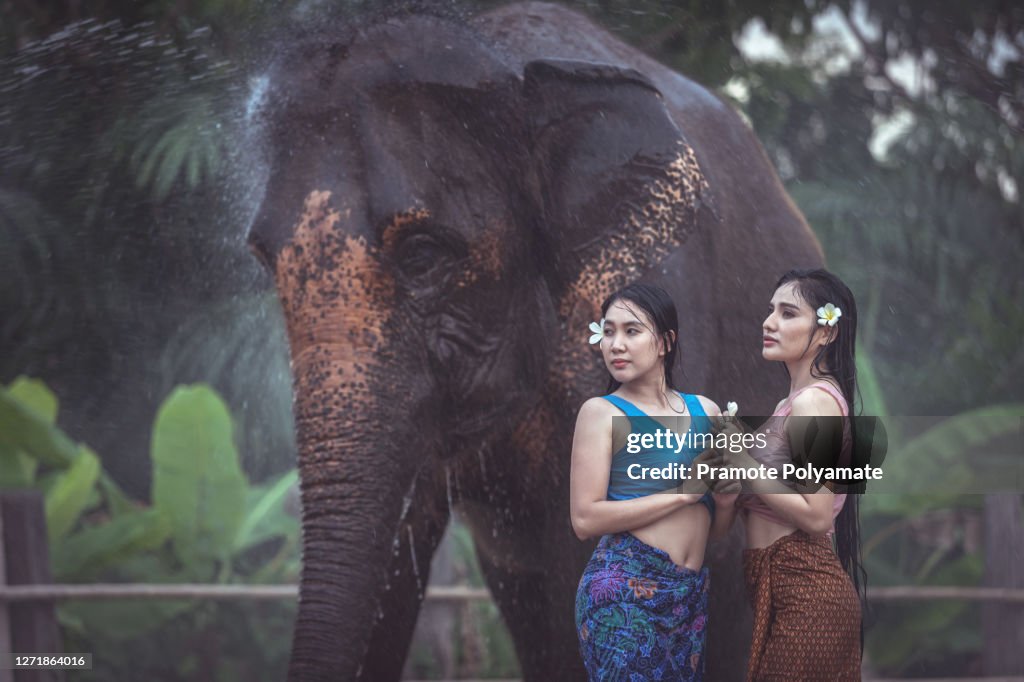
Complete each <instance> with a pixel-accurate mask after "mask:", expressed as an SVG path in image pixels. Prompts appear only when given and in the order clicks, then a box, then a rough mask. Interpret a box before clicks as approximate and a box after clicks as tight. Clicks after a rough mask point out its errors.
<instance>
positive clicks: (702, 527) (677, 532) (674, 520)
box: [630, 502, 711, 571]
mask: <svg viewBox="0 0 1024 682" xmlns="http://www.w3.org/2000/svg"><path fill="white" fill-rule="evenodd" d="M710 531H711V514H710V513H709V512H708V508H707V507H705V506H704V505H703V504H701V503H699V502H696V503H694V504H690V505H687V506H685V507H683V508H681V509H679V510H678V511H674V512H672V513H671V514H669V515H667V516H663V517H661V518H660V519H658V520H657V521H655V522H654V523H649V524H647V525H646V526H642V527H640V528H637V529H635V530H631V531H630V533H632V534H633V535H634V536H635V537H636V538H637V539H638V540H640V541H641V542H645V543H647V544H648V545H650V546H651V547H657V548H658V549H661V550H664V551H665V552H667V553H668V555H669V557H671V559H672V563H674V564H676V565H677V566H685V567H686V568H689V569H691V570H694V571H699V570H700V569H701V566H703V565H704V549H705V548H706V547H707V544H708V534H709V533H710Z"/></svg>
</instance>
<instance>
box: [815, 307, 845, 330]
mask: <svg viewBox="0 0 1024 682" xmlns="http://www.w3.org/2000/svg"><path fill="white" fill-rule="evenodd" d="M842 315H843V311H842V310H840V309H839V308H837V307H835V306H834V305H832V304H831V303H826V304H825V305H823V306H821V307H820V308H818V324H820V325H826V324H827V325H828V326H830V327H834V326H836V322H838V321H839V318H840V317H842Z"/></svg>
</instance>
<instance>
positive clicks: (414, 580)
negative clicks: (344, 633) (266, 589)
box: [358, 462, 450, 682]
mask: <svg viewBox="0 0 1024 682" xmlns="http://www.w3.org/2000/svg"><path fill="white" fill-rule="evenodd" d="M434 464H435V463H434V462H431V463H428V464H427V465H426V466H425V467H424V468H423V471H422V473H421V475H420V476H419V477H418V478H417V479H416V483H415V486H414V489H413V491H412V495H411V497H410V499H409V500H408V508H407V511H406V514H405V516H404V517H403V519H402V522H401V524H400V526H399V528H398V529H397V535H396V545H395V552H394V554H393V555H392V560H391V565H390V566H389V567H388V582H387V587H386V588H385V590H384V591H383V592H382V593H381V598H380V609H379V611H378V612H377V616H376V617H377V620H376V621H375V623H374V627H373V631H372V633H371V634H370V644H369V647H368V649H367V652H366V656H365V658H364V659H363V664H362V667H361V669H360V673H359V677H358V679H359V680H365V681H367V682H379V681H387V680H399V679H401V675H402V668H403V666H404V664H405V658H406V656H407V654H408V651H409V644H410V642H411V640H412V635H413V631H414V630H415V627H416V618H417V616H418V615H419V611H420V604H421V603H422V601H423V595H424V593H425V592H426V589H427V580H428V578H429V577H430V563H431V559H432V558H433V556H434V550H436V549H437V546H438V544H439V543H440V542H441V537H442V536H443V535H444V531H445V528H446V527H447V525H448V518H449V516H450V510H449V507H448V493H447V488H446V485H447V483H446V480H445V475H444V467H442V466H433V465H434Z"/></svg>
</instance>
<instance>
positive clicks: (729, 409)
mask: <svg viewBox="0 0 1024 682" xmlns="http://www.w3.org/2000/svg"><path fill="white" fill-rule="evenodd" d="M739 409H740V406H739V405H737V404H736V403H734V402H733V401H731V400H730V401H729V402H727V403H726V404H725V412H723V413H722V414H724V415H725V416H726V417H735V416H736V411H737V410H739Z"/></svg>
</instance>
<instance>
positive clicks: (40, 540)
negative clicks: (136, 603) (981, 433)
mask: <svg viewBox="0 0 1024 682" xmlns="http://www.w3.org/2000/svg"><path fill="white" fill-rule="evenodd" d="M996 501H997V502H1006V505H1005V506H1007V507H1008V510H1007V511H1006V513H1005V514H1004V516H1007V517H1012V520H1013V523H1014V524H1016V525H1012V528H1010V532H1008V533H1006V534H1004V535H1003V536H1002V537H992V538H989V541H990V542H989V543H990V544H992V545H996V546H999V547H1001V548H1002V547H1003V545H1005V548H1008V549H1007V551H1006V552H1004V553H1005V554H1006V555H1007V556H1006V557H1003V558H1002V561H1001V562H1000V561H992V563H993V565H994V566H997V567H998V566H1002V565H1003V564H1006V565H1007V566H1010V567H1011V568H1012V569H1013V571H1018V570H1019V567H1020V565H1021V564H1022V563H1024V557H1022V556H1020V555H1021V537H1022V536H1024V532H1022V531H1021V529H1020V527H1019V516H1020V501H1019V500H1012V499H1011V500H1009V501H1008V502H1007V501H1006V500H996ZM987 502H988V500H987ZM995 525H998V524H995ZM1003 526H1007V524H1005V523H1004V524H1003ZM1007 527H1009V526H1007ZM46 538H47V535H46V526H45V519H44V513H43V503H42V497H41V495H40V494H39V493H38V492H36V491H3V493H2V494H0V652H3V651H8V652H13V651H22V652H59V651H62V650H63V648H62V646H61V642H60V634H59V630H58V627H57V619H56V602H58V601H64V600H81V599H217V600H282V599H289V600H296V599H297V598H298V595H299V588H298V585H211V584H163V583H161V584H140V583H107V584H103V583H96V584H73V585H66V584H54V583H53V582H52V577H51V575H50V569H49V564H50V559H49V552H48V547H47V541H46ZM1011 550H1012V551H1011ZM997 558H999V557H997ZM1004 572H1005V571H1004ZM987 578H989V580H988V582H989V585H994V586H990V587H940V586H917V585H907V586H899V587H875V588H870V589H869V590H868V599H869V600H870V601H872V602H898V601H912V600H934V599H943V600H948V599H968V600H972V601H980V602H982V603H984V604H986V606H985V608H986V609H988V610H993V609H997V610H1001V611H999V612H998V613H995V614H994V615H996V616H998V618H996V619H993V623H994V625H996V626H1002V630H1006V631H1007V632H1004V633H1003V635H1005V636H1004V637H1003V638H1002V639H1004V640H1005V641H1002V640H1000V641H999V646H998V647H988V646H987V647H986V649H988V648H993V649H998V651H996V652H995V653H996V654H998V656H1001V657H1002V658H1001V659H1000V658H998V657H993V658H992V663H989V662H988V658H987V659H986V664H987V665H986V669H987V670H991V672H992V673H993V674H1000V673H1002V674H1004V675H1005V674H1006V673H1010V674H1011V676H1003V677H984V678H957V679H956V680H954V679H953V678H949V679H944V680H933V681H920V680H919V681H918V682H973V681H975V680H976V681H977V682H1024V677H1021V676H1019V675H1015V674H1016V673H1019V672H1020V669H1021V667H1022V664H1024V661H1022V660H1021V658H1020V656H1021V650H1022V649H1021V647H1020V646H1019V645H1018V642H1021V641H1024V640H1021V639H1020V638H1021V637H1022V636H1024V628H1017V627H1015V626H1014V625H1015V623H1016V622H1017V621H1018V620H1022V619H1024V608H1022V606H1021V605H1024V587H1022V586H1021V580H1020V575H1019V574H1018V573H1015V572H1014V573H1011V574H1009V576H1007V575H1002V574H997V575H995V576H994V577H993V576H987ZM1004 586H1005V587H1004ZM426 599H427V600H430V601H435V602H436V601H448V602H467V601H479V600H490V599H491V595H490V592H489V591H488V590H487V589H485V588H474V587H466V586H451V587H428V588H427V592H426ZM14 623H17V624H18V625H17V627H16V628H14V627H12V625H13V624H14ZM1007 626H1009V627H1007ZM990 629H992V628H986V630H987V631H986V633H985V635H986V639H988V638H989V637H993V636H992V635H990V633H989V632H988V630H990ZM995 639H999V637H998V636H994V637H993V641H994V640H995ZM986 656H988V654H986ZM989 665H991V667H989ZM63 679H64V676H63V674H62V673H61V672H60V671H18V672H17V673H16V674H13V675H12V671H10V670H3V669H0V682H43V681H45V682H61V681H62V680H63ZM874 682H891V681H888V680H885V681H883V680H875V681H874Z"/></svg>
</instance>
